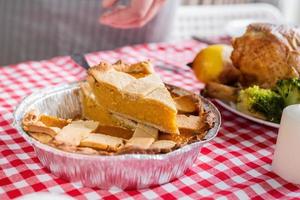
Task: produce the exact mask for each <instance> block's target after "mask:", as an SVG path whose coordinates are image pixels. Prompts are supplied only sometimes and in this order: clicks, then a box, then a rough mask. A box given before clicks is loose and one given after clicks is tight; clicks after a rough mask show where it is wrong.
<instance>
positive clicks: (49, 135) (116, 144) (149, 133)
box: [22, 61, 215, 155]
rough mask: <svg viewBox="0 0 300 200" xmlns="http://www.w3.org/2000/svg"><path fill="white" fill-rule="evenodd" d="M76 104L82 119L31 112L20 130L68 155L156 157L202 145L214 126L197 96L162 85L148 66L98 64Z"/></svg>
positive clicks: (83, 85)
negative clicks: (197, 143)
mask: <svg viewBox="0 0 300 200" xmlns="http://www.w3.org/2000/svg"><path fill="white" fill-rule="evenodd" d="M80 100H81V106H82V116H81V118H80V119H62V118H59V117H55V116H48V115H44V114H39V113H38V112H36V111H34V110H33V111H30V112H28V113H26V114H25V116H24V117H23V121H22V123H23V129H24V130H25V131H26V132H27V133H28V134H29V135H30V136H31V137H33V138H34V139H36V140H38V141H39V142H41V143H44V144H48V145H50V146H53V147H55V148H58V149H61V150H64V151H67V152H75V153H80V154H88V155H89V154H99V155H117V154H129V153H145V154H157V153H167V152H170V151H173V150H175V149H177V148H180V147H182V146H184V145H186V144H189V143H192V142H195V141H200V140H203V139H204V137H205V135H206V134H207V132H208V131H209V130H210V129H211V128H212V127H213V125H214V122H215V117H214V115H213V113H211V112H206V111H205V109H204V108H203V106H202V102H201V99H200V97H199V96H197V95H195V94H193V93H190V92H188V91H185V90H183V89H180V88H175V87H171V86H165V85H164V84H163V82H162V81H161V79H160V78H159V77H158V76H157V75H156V74H155V73H154V70H153V68H152V66H151V64H150V63H149V62H140V63H136V64H132V65H128V64H125V63H123V62H121V61H118V62H117V63H115V64H112V65H111V64H108V63H100V64H99V65H98V66H95V67H93V68H91V69H90V70H89V72H88V78H87V81H86V82H81V83H80Z"/></svg>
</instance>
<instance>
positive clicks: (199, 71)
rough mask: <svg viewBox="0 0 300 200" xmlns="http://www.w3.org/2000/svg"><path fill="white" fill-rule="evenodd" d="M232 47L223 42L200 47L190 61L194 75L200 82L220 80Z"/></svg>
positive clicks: (228, 61) (229, 61)
mask: <svg viewBox="0 0 300 200" xmlns="http://www.w3.org/2000/svg"><path fill="white" fill-rule="evenodd" d="M231 51H232V47H231V46H229V45H224V44H217V45H211V46H208V47H206V48H204V49H202V50H201V51H200V52H199V53H198V54H197V55H196V57H195V59H194V61H193V63H192V65H191V66H192V69H193V71H194V73H195V76H196V77H197V78H198V79H199V80H200V81H202V82H204V83H208V82H210V81H214V82H220V75H221V74H222V72H223V71H224V70H226V68H227V67H228V66H229V65H228V63H229V64H231V65H232V63H231V60H230V54H231Z"/></svg>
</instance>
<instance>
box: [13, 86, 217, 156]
mask: <svg viewBox="0 0 300 200" xmlns="http://www.w3.org/2000/svg"><path fill="white" fill-rule="evenodd" d="M172 87H176V86H172ZM74 89H75V91H78V90H79V86H78V83H77V82H75V83H71V84H63V85H59V86H51V87H47V88H44V89H41V90H39V91H36V92H34V93H32V94H31V95H29V96H27V97H25V98H24V99H23V100H22V102H21V103H20V104H19V105H18V106H17V107H16V109H15V112H14V122H13V126H14V127H15V128H16V129H17V130H18V131H19V133H20V134H21V135H22V136H23V137H24V138H25V140H26V141H28V142H29V143H30V144H33V145H37V146H39V147H40V148H44V149H45V150H47V151H53V152H55V153H57V154H61V155H65V156H72V157H74V158H75V157H78V158H80V159H85V158H91V157H97V158H98V159H101V157H104V158H105V159H107V157H109V158H110V159H121V160H122V159H128V158H136V159H161V160H163V159H165V157H167V156H168V155H170V154H176V153H178V151H181V152H186V151H189V150H190V149H191V148H194V146H198V145H199V144H203V143H206V142H209V141H210V140H212V139H213V138H214V137H216V135H217V133H218V130H219V128H220V126H221V114H220V112H219V110H218V109H217V108H216V106H215V105H214V104H213V103H211V102H210V101H209V100H207V99H205V98H203V97H201V100H202V102H203V103H204V108H205V110H207V111H212V112H213V113H214V114H215V116H216V120H215V123H214V127H213V128H211V129H210V130H209V131H208V133H207V134H206V136H205V137H204V139H205V140H203V141H198V142H194V143H192V144H188V145H185V146H183V147H181V148H179V149H176V150H174V151H172V152H169V153H166V154H156V155H152V154H150V155H149V154H125V155H114V156H110V155H82V154H76V153H70V152H65V151H62V150H59V149H56V148H54V147H51V146H48V145H46V144H42V143H40V142H39V141H37V140H35V139H33V138H32V137H30V136H29V135H28V134H27V133H26V132H25V131H24V130H23V128H22V118H23V116H24V114H25V113H26V112H28V111H29V110H30V109H32V108H33V107H32V105H33V104H34V103H36V102H39V101H43V100H44V99H46V98H47V97H48V96H51V95H53V94H57V93H59V92H65V91H66V90H70V91H74ZM47 114H51V113H47Z"/></svg>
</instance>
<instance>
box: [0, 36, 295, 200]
mask: <svg viewBox="0 0 300 200" xmlns="http://www.w3.org/2000/svg"><path fill="white" fill-rule="evenodd" d="M204 46H205V45H204V44H201V43H198V42H196V41H193V40H192V41H185V42H182V43H175V44H146V45H138V46H133V47H124V48H121V49H118V50H115V51H106V52H98V53H92V54H88V55H87V57H88V60H89V62H90V64H96V63H97V62H99V61H100V60H109V61H114V60H117V59H120V58H121V59H124V60H125V61H129V62H134V61H137V60H144V59H150V60H152V61H153V62H154V65H156V66H162V65H163V66H167V67H174V68H183V69H186V71H185V72H181V73H177V74H176V73H174V72H170V71H164V70H162V69H160V68H156V71H157V72H158V73H160V75H161V76H162V78H163V80H164V81H165V82H167V83H170V84H174V85H177V86H181V87H184V88H186V89H189V90H192V91H196V92H197V91H199V89H200V88H201V87H203V85H202V84H201V83H199V82H197V81H196V79H195V77H194V75H193V74H192V72H191V71H189V70H188V68H187V67H186V65H185V64H186V63H188V62H190V61H191V60H192V59H193V57H194V56H195V54H196V53H197V52H198V51H199V49H201V48H203V47H204ZM85 75H86V74H85V71H84V70H83V69H82V68H81V67H79V66H77V65H76V64H75V63H73V62H72V61H71V59H70V58H69V57H58V58H53V59H51V60H46V61H40V62H35V61H34V62H33V61H30V62H25V63H21V64H17V65H11V66H8V67H3V68H0V199H10V198H14V197H19V196H21V195H25V194H29V193H33V192H38V191H42V192H51V193H60V194H65V195H70V196H72V197H74V198H78V199H100V198H103V199H134V198H136V199H199V198H200V197H201V198H203V197H208V198H220V199H227V198H228V199H248V198H253V199H270V198H297V197H299V196H300V187H299V186H296V185H293V184H290V183H287V182H285V181H284V180H283V179H281V178H280V177H278V176H277V175H275V174H274V173H273V172H272V171H271V165H270V164H271V160H272V153H273V151H274V144H275V140H276V136H277V133H276V132H277V131H276V130H275V129H272V128H269V127H266V126H262V125H259V124H256V123H253V122H251V121H248V120H246V119H243V118H241V117H238V116H236V115H234V114H233V113H231V112H229V111H227V110H224V109H222V108H221V107H220V108H219V109H220V111H221V113H222V119H223V124H222V128H221V130H220V132H219V135H218V136H217V138H215V139H214V140H213V141H212V142H210V143H208V144H206V145H205V146H204V147H203V149H202V152H201V155H200V156H199V157H198V159H197V160H196V162H195V164H194V165H193V167H192V168H190V169H189V170H188V171H187V172H186V173H185V175H184V176H182V177H181V178H179V179H178V180H175V181H173V182H171V183H168V184H165V185H161V186H157V187H152V188H149V189H144V190H133V191H123V190H120V189H117V188H115V189H111V190H108V191H104V190H100V189H95V188H86V187H83V186H82V185H80V183H74V182H68V181H65V180H63V179H60V178H57V177H55V176H53V175H52V174H50V173H49V171H47V170H46V169H45V168H44V167H42V165H41V164H40V163H39V161H38V159H37V157H36V155H35V153H34V151H33V148H32V147H31V146H30V145H29V144H28V143H27V142H26V141H25V140H24V139H23V138H22V137H21V136H20V135H19V134H18V132H17V131H16V130H15V129H14V128H13V127H12V125H11V122H12V112H13V110H14V108H15V106H16V105H17V104H18V103H19V102H20V101H21V99H22V98H23V97H25V96H27V95H29V94H30V93H31V92H33V91H35V90H36V89H38V88H43V87H46V86H49V85H57V84H61V83H68V82H73V81H77V80H82V79H84V77H85Z"/></svg>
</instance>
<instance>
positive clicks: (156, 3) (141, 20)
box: [99, 0, 165, 29]
mask: <svg viewBox="0 0 300 200" xmlns="http://www.w3.org/2000/svg"><path fill="white" fill-rule="evenodd" d="M117 1H118V0H103V1H102V7H104V8H111V7H112V6H113V5H114V4H115V3H116V2H117ZM164 2H165V0H131V2H130V5H128V6H126V7H124V6H122V7H121V6H119V7H117V8H115V9H114V10H112V11H111V12H106V13H104V14H103V15H102V16H101V17H100V19H99V22H100V23H101V24H105V25H108V26H111V27H115V28H123V29H126V28H136V27H142V26H144V25H145V24H147V23H148V22H149V21H150V20H151V19H152V18H153V17H154V16H155V15H156V13H157V12H158V11H159V9H160V7H161V6H162V5H163V4H164Z"/></svg>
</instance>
